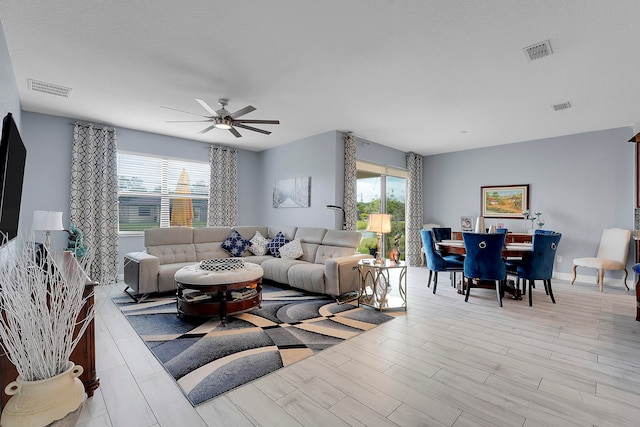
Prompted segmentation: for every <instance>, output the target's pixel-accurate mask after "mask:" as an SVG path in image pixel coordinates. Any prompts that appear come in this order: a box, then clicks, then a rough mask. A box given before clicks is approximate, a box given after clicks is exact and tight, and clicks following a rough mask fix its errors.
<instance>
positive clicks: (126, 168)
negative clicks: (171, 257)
mask: <svg viewBox="0 0 640 427" xmlns="http://www.w3.org/2000/svg"><path fill="white" fill-rule="evenodd" d="M118 199H119V225H120V231H142V230H144V229H146V228H154V227H169V226H170V225H171V211H172V209H173V206H174V201H175V200H176V199H182V200H183V202H182V203H184V199H190V200H191V201H192V202H193V226H206V223H207V212H208V203H209V164H208V163H206V162H204V163H203V162H192V161H187V160H182V159H171V158H160V157H155V156H145V155H142V154H135V153H127V152H119V153H118ZM179 203H180V202H179Z"/></svg>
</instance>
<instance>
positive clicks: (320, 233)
mask: <svg viewBox="0 0 640 427" xmlns="http://www.w3.org/2000/svg"><path fill="white" fill-rule="evenodd" d="M325 234H327V229H326V228H317V227H299V228H298V229H297V230H296V235H295V238H296V239H298V240H300V241H301V242H302V243H317V244H320V243H322V239H323V238H324V236H325Z"/></svg>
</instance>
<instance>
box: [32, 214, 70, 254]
mask: <svg viewBox="0 0 640 427" xmlns="http://www.w3.org/2000/svg"><path fill="white" fill-rule="evenodd" d="M31 228H32V229H33V230H42V231H44V232H45V240H44V244H45V246H46V247H47V248H50V247H51V232H52V231H56V230H64V225H62V212H55V211H33V223H32V225H31Z"/></svg>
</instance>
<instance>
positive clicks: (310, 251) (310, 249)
mask: <svg viewBox="0 0 640 427" xmlns="http://www.w3.org/2000/svg"><path fill="white" fill-rule="evenodd" d="M300 246H302V257H300V259H301V260H302V261H307V262H310V263H314V262H315V261H316V253H317V252H318V246H319V245H316V244H315V243H305V242H302V243H300Z"/></svg>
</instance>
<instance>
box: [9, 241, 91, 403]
mask: <svg viewBox="0 0 640 427" xmlns="http://www.w3.org/2000/svg"><path fill="white" fill-rule="evenodd" d="M67 261H68V262H73V263H75V265H76V266H77V267H78V268H80V266H79V265H78V263H77V261H76V260H75V258H74V257H73V256H72V255H67V253H65V262H67ZM96 284H97V283H95V282H93V281H91V280H90V279H89V277H88V276H87V282H86V284H85V287H84V297H85V298H86V297H87V296H89V295H90V297H89V299H88V300H87V302H86V304H85V305H84V307H83V308H82V310H81V312H80V315H79V316H78V318H80V319H82V318H84V317H85V316H86V314H87V311H88V310H89V308H90V307H92V306H93V304H94V298H93V288H94V286H95V285H96ZM76 332H77V329H76ZM71 361H72V362H73V363H75V364H76V365H80V366H82V368H83V369H84V372H83V373H82V375H80V380H81V381H82V383H83V384H84V389H85V391H86V392H87V396H89V397H91V396H93V392H94V391H95V390H96V389H97V388H98V387H99V386H100V380H99V379H98V375H97V373H96V339H95V324H94V321H93V320H91V323H89V325H88V326H87V329H86V330H85V333H84V335H83V336H82V338H81V339H80V341H79V342H78V345H77V346H76V348H75V349H74V350H73V352H72V353H71ZM17 377H18V372H17V371H16V367H15V366H14V365H13V364H12V363H11V362H10V361H9V359H8V358H7V356H6V355H5V353H4V351H3V350H2V349H0V394H2V398H1V399H0V404H1V406H0V409H1V408H4V405H6V404H7V402H8V401H9V399H10V398H11V396H9V395H7V394H6V393H5V392H4V389H5V387H6V386H7V385H8V384H9V383H10V382H12V381H15V379H16V378H17Z"/></svg>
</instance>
